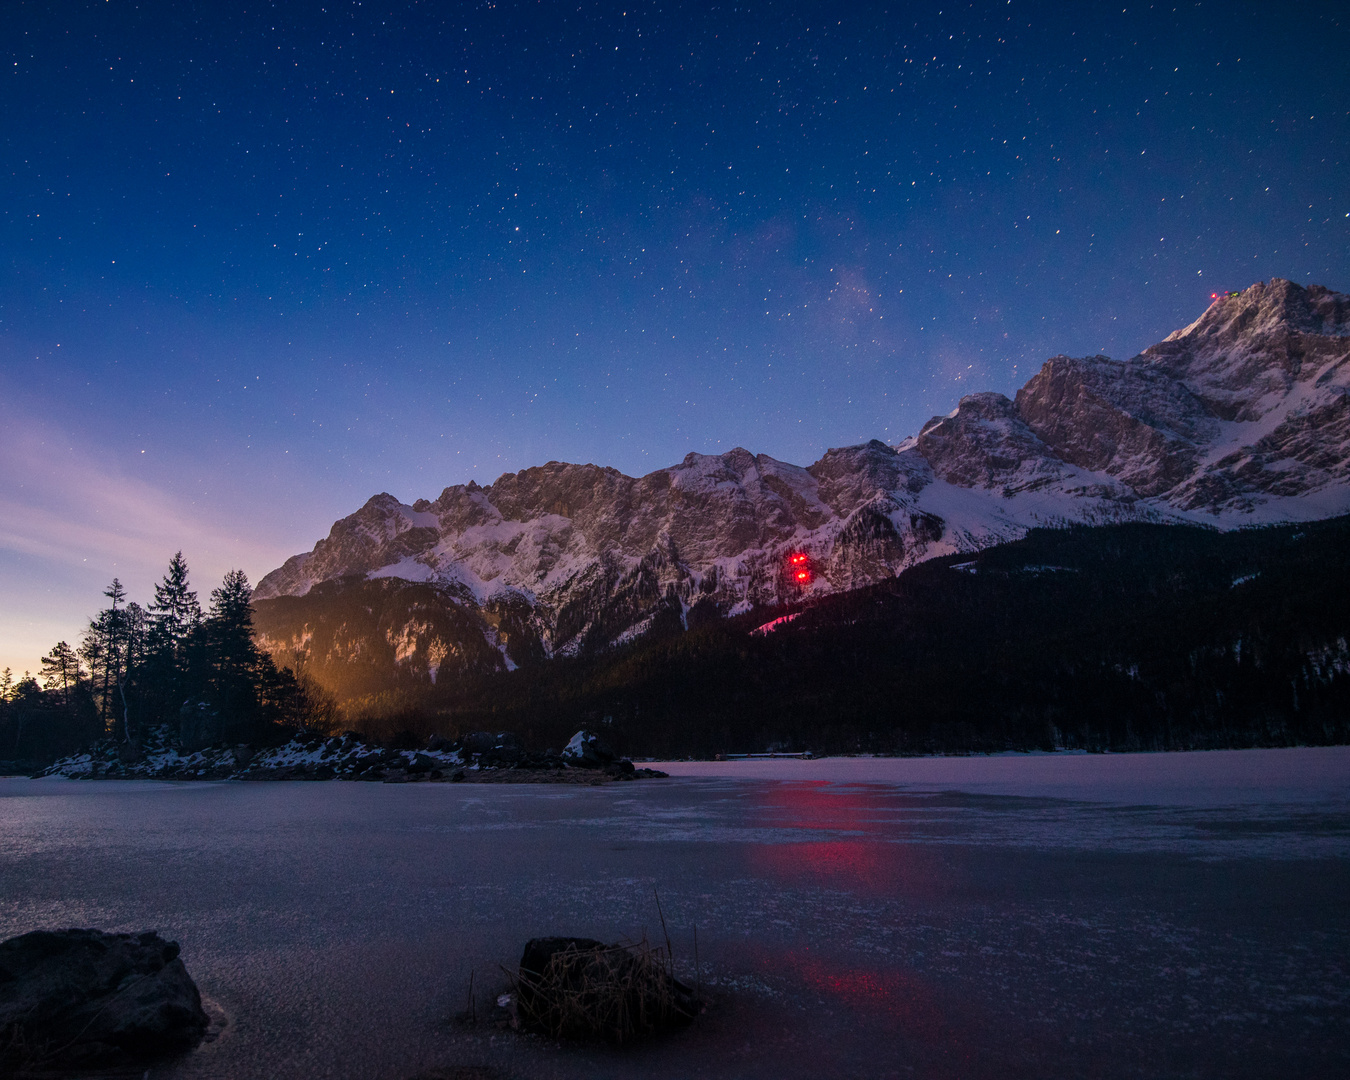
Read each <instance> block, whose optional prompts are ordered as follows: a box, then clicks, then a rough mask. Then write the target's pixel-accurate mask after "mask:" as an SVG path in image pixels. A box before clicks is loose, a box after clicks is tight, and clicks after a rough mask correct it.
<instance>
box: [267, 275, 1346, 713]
mask: <svg viewBox="0 0 1350 1080" xmlns="http://www.w3.org/2000/svg"><path fill="white" fill-rule="evenodd" d="M1347 511H1350V296H1346V295H1345V294H1342V293H1337V292H1333V291H1331V290H1329V289H1326V288H1323V287H1321V286H1309V287H1307V288H1304V287H1302V286H1299V285H1297V284H1294V283H1292V282H1289V281H1284V280H1281V279H1278V278H1276V279H1273V280H1271V281H1270V282H1265V283H1258V284H1255V285H1253V286H1251V287H1250V288H1248V289H1246V290H1244V291H1242V292H1240V293H1231V294H1228V295H1226V296H1223V297H1219V298H1216V300H1215V301H1214V303H1212V304H1211V305H1210V307H1209V308H1208V309H1207V310H1206V311H1205V312H1204V313H1203V314H1202V315H1201V316H1200V317H1199V318H1198V319H1197V320H1196V321H1195V322H1193V323H1192V324H1191V325H1189V326H1187V327H1185V328H1183V329H1180V330H1177V331H1176V332H1175V333H1173V334H1170V335H1169V336H1168V337H1167V338H1166V339H1164V340H1163V341H1161V342H1159V343H1158V344H1156V345H1154V346H1152V347H1151V348H1148V349H1146V350H1145V351H1144V352H1143V353H1141V354H1140V355H1138V356H1136V357H1134V358H1133V359H1131V360H1128V361H1124V362H1121V361H1116V360H1112V359H1110V358H1108V357H1105V356H1090V357H1080V358H1074V357H1068V356H1056V357H1052V358H1051V359H1049V360H1047V361H1046V362H1045V364H1044V365H1043V366H1042V368H1041V370H1040V371H1039V372H1038V373H1037V374H1036V375H1035V376H1034V377H1033V378H1032V379H1031V380H1030V381H1029V382H1027V384H1026V385H1025V386H1023V387H1022V388H1021V389H1020V390H1019V391H1018V392H1017V394H1016V396H1015V397H1014V398H1012V399H1009V398H1007V397H1005V396H1004V395H1002V394H997V393H979V394H972V395H970V396H968V397H964V398H962V399H961V401H960V403H959V404H958V405H957V407H956V408H955V409H954V410H953V411H952V412H951V413H949V414H948V415H946V416H939V417H934V418H933V419H932V420H930V421H929V422H928V423H927V424H925V425H924V426H923V428H922V429H921V430H920V431H919V432H918V434H917V435H915V436H913V437H911V438H908V439H906V440H904V441H903V442H901V443H899V444H896V445H887V444H886V443H884V442H880V441H877V440H873V441H871V442H868V443H864V444H862V445H858V446H849V447H843V448H839V449H832V450H829V451H828V452H826V454H825V455H824V456H823V457H822V458H821V459H820V460H819V461H816V462H815V463H813V464H811V465H808V466H806V467H802V466H798V465H792V464H789V463H787V462H783V461H778V460H776V459H774V458H771V457H769V456H768V455H765V454H758V455H756V454H752V453H750V452H749V451H747V450H744V449H740V448H737V449H735V450H731V451H729V452H727V453H725V454H718V455H704V454H696V453H691V454H689V455H687V456H686V457H685V459H684V460H683V461H682V462H680V463H679V464H678V465H674V466H671V467H669V468H665V469H658V470H657V471H655V472H652V473H649V474H647V475H646V476H642V477H631V476H626V475H624V474H623V473H620V472H618V471H617V470H615V469H612V468H606V467H601V466H597V465H589V464H588V465H576V464H567V463H563V462H549V463H548V464H546V465H541V466H538V467H535V468H529V469H525V470H523V471H521V472H518V473H507V474H505V475H503V476H501V477H499V478H498V479H497V480H496V481H494V482H493V483H492V484H490V485H487V486H485V487H480V486H479V485H478V484H476V483H474V482H472V481H471V482H470V483H468V484H462V485H455V486H452V487H447V488H446V489H445V490H444V491H442V492H441V493H440V495H439V496H438V497H437V498H436V499H434V500H430V501H429V500H426V499H419V500H417V501H416V502H414V503H412V504H411V505H408V504H405V503H402V502H400V501H399V500H398V499H396V498H395V497H393V496H392V495H389V494H380V495H376V496H375V497H373V498H372V499H370V500H369V501H368V502H367V503H366V504H365V506H363V507H362V508H361V509H360V510H358V511H357V512H356V513H354V514H352V515H350V516H349V517H346V518H343V519H341V520H340V521H338V522H336V523H335V524H334V525H333V527H332V530H331V531H330V533H329V535H328V537H327V538H326V539H323V540H321V541H319V542H318V543H317V544H316V545H315V547H314V549H313V550H312V551H309V552H305V553H303V554H300V555H296V556H294V557H293V558H291V559H288V560H287V561H286V563H285V564H284V565H283V566H281V567H280V568H278V569H277V570H274V571H272V572H271V573H269V574H267V575H266V576H265V577H264V578H263V579H262V580H261V581H260V582H259V583H258V587H257V589H256V591H255V593H254V598H255V607H256V621H257V626H258V629H259V632H260V635H261V638H262V643H263V644H264V646H265V647H267V648H269V649H271V650H272V651H273V652H274V653H280V654H282V655H289V656H294V657H295V658H296V659H297V660H298V661H301V662H303V663H304V664H305V665H307V666H308V668H309V670H310V671H311V672H313V673H314V674H315V676H316V677H317V678H318V679H319V680H320V681H321V682H322V683H324V684H325V685H327V686H329V688H330V689H332V690H333V691H334V692H335V693H336V694H337V695H338V696H339V697H341V698H344V699H351V698H357V697H361V696H362V695H367V696H368V695H372V694H378V693H380V692H382V691H384V690H387V689H389V688H390V687H394V686H404V687H415V686H418V685H421V686H426V685H428V684H434V683H437V682H438V681H443V680H445V679H447V678H454V677H456V676H460V675H466V674H472V673H482V672H491V671H494V670H502V669H511V668H514V667H516V666H518V665H525V664H530V663H534V662H538V661H542V660H544V659H547V658H549V657H552V656H557V655H572V654H577V653H582V652H586V651H588V650H594V649H597V648H605V647H609V646H611V645H614V644H619V643H622V642H624V641H627V640H631V639H633V638H636V637H639V636H641V635H643V634H645V633H648V632H653V631H657V630H660V629H662V628H665V629H668V630H674V629H678V628H690V627H693V626H696V625H698V624H699V623H700V622H705V621H708V620H715V619H719V618H723V617H726V616H734V615H740V614H744V613H747V612H753V611H756V610H758V609H766V610H767V609H770V608H773V607H775V606H776V605H780V604H782V603H784V602H787V601H794V600H802V599H811V598H814V597H821V596H824V595H828V594H831V593H838V592H843V591H847V590H851V589H856V588H860V587H863V586H867V585H871V584H874V583H876V582H879V581H883V580H885V579H888V578H892V577H894V576H895V575H897V574H898V573H899V572H901V571H902V570H904V569H906V568H908V567H910V566H913V565H914V564H916V563H919V562H923V561H925V560H928V559H931V558H934V557H936V556H943V555H952V554H956V553H961V552H975V551H979V550H981V549H983V548H986V547H989V546H991V545H994V544H999V543H1004V542H1006V541H1009V540H1013V539H1016V538H1018V537H1020V536H1023V535H1025V534H1026V533H1027V531H1028V530H1029V529H1031V528H1035V527H1045V526H1050V527H1057V526H1068V525H1074V524H1109V523H1121V522H1136V521H1137V522H1153V523H1162V524H1166V523H1176V524H1191V525H1194V524H1207V525H1212V526H1216V527H1218V528H1220V529H1231V528H1236V527H1241V526H1246V525H1258V524H1268V523H1272V522H1280V521H1308V520H1316V519H1322V518H1328V517H1332V516H1335V515H1338V514H1343V513H1346V512H1347Z"/></svg>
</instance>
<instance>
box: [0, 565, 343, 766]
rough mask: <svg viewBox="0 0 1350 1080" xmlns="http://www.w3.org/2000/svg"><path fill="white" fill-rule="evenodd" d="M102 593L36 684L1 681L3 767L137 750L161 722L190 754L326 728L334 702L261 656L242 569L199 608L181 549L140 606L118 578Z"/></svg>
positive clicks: (46, 660) (33, 679) (25, 679)
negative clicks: (109, 746)
mask: <svg viewBox="0 0 1350 1080" xmlns="http://www.w3.org/2000/svg"><path fill="white" fill-rule="evenodd" d="M103 595H104V597H105V598H106V599H107V601H108V603H107V606H106V607H104V608H103V609H102V610H101V611H99V612H98V614H96V615H95V616H94V617H93V618H92V619H90V620H89V623H88V625H87V626H86V627H85V629H84V632H83V634H82V635H81V637H80V640H79V643H78V644H77V645H76V646H74V647H72V646H71V645H70V644H69V643H68V642H66V641H59V642H57V643H56V644H55V645H54V646H53V647H52V649H51V651H50V652H48V653H47V655H45V656H43V657H42V659H41V662H40V668H39V671H38V674H37V675H36V676H34V675H32V674H30V673H28V672H25V673H24V674H23V676H22V677H20V678H18V679H16V678H15V677H14V675H13V673H12V672H11V671H10V669H8V668H6V669H5V670H4V671H3V672H0V761H8V762H12V763H23V764H45V763H47V762H50V761H53V760H55V759H56V758H58V757H60V756H62V755H64V754H69V753H73V752H75V751H76V750H78V749H79V748H81V747H83V746H85V745H87V744H89V743H91V742H94V741H97V740H99V739H103V738H110V739H112V740H114V741H115V742H117V743H118V744H119V745H121V746H125V747H128V748H134V747H137V746H139V745H140V744H142V743H143V742H144V741H145V740H146V738H147V736H148V735H149V734H150V733H151V732H152V731H154V730H156V729H161V728H163V727H165V726H166V725H167V726H168V727H169V728H170V732H171V734H172V736H173V737H174V738H176V739H177V740H178V741H179V742H180V743H181V744H182V745H183V746H184V747H186V748H188V749H194V748H198V747H201V746H208V745H212V744H215V743H221V742H230V743H242V742H247V743H254V744H258V743H265V742H269V741H272V740H274V739H276V738H278V737H284V734H285V733H287V732H289V731H290V730H293V729H311V730H312V729H320V730H327V729H329V728H331V727H332V726H333V724H334V722H335V716H336V709H335V706H334V704H333V702H332V701H331V699H330V698H328V697H327V696H326V695H325V694H324V693H323V691H322V690H320V689H319V688H318V687H317V686H316V685H315V684H314V683H313V682H312V681H311V680H310V679H308V678H307V677H306V676H305V675H304V674H303V672H301V673H297V672H296V671H295V670H293V669H292V668H290V667H281V668H278V667H277V665H276V664H275V663H274V662H273V660H272V658H271V656H269V655H268V654H267V653H266V652H265V651H263V650H262V649H260V648H259V647H258V645H257V642H256V641H255V640H254V628H253V599H252V598H253V590H252V588H251V587H250V585H249V582H248V577H247V576H246V575H245V574H244V572H243V571H242V570H231V571H230V572H229V573H227V574H226V575H225V577H224V580H223V581H222V582H221V584H220V586H219V587H218V588H216V589H213V590H212V591H211V595H210V603H209V606H208V607H207V608H206V609H205V610H203V607H202V605H201V604H200V603H199V601H198V599H197V594H196V593H195V592H194V591H193V590H192V588H191V586H190V583H189V580H188V566H187V562H186V561H185V560H184V558H183V553H182V552H181V551H180V552H177V553H176V554H175V555H174V556H173V558H172V559H171V560H170V561H169V568H168V572H167V573H166V574H165V575H164V577H163V579H162V580H161V581H160V582H159V583H158V584H156V585H155V592H154V599H153V600H151V601H150V603H149V604H147V605H145V606H144V607H142V606H141V605H140V604H138V603H137V602H136V601H134V600H129V599H128V597H127V593H126V589H125V588H124V587H123V585H122V583H121V582H120V581H119V580H118V579H117V578H114V579H113V581H112V584H111V585H109V586H108V588H107V589H105V590H104V592H103Z"/></svg>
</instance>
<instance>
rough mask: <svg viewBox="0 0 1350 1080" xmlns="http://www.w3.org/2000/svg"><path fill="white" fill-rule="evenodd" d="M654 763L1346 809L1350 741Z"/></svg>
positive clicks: (722, 773)
mask: <svg viewBox="0 0 1350 1080" xmlns="http://www.w3.org/2000/svg"><path fill="white" fill-rule="evenodd" d="M653 767H654V768H657V769H663V770H665V771H666V772H669V773H670V774H671V775H672V776H690V777H693V776H701V777H718V778H722V779H740V780H794V781H831V782H847V783H855V784H887V785H894V786H897V787H899V788H901V789H903V790H906V791H915V792H923V791H959V792H964V793H967V794H980V795H1013V796H1022V797H1033V798H1054V799H1075V800H1082V801H1085V802H1106V803H1135V804H1139V805H1150V806H1222V805H1234V806H1256V805H1272V804H1285V803H1302V802H1314V803H1315V802H1328V803H1332V804H1340V805H1341V806H1342V807H1343V808H1350V746H1318V747H1295V748H1291V749H1283V750H1207V751H1203V752H1195V753H1184V754H1075V753H1058V754H994V755H988V756H986V755H979V756H971V757H911V758H887V757H836V758H818V759H816V760H803V759H797V758H774V759H768V760H764V759H757V760H737V761H665V762H658V763H656V764H655V765H654V766H653Z"/></svg>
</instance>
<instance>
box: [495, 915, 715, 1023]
mask: <svg viewBox="0 0 1350 1080" xmlns="http://www.w3.org/2000/svg"><path fill="white" fill-rule="evenodd" d="M515 991H516V993H515V998H516V1015H517V1020H518V1022H519V1024H520V1026H521V1027H522V1028H524V1029H526V1030H527V1031H534V1032H536V1033H538V1034H541V1035H547V1036H549V1037H550V1038H555V1039H557V1038H561V1039H603V1040H605V1041H607V1042H612V1043H625V1042H629V1041H630V1040H632V1039H635V1038H641V1037H643V1036H648V1035H657V1034H660V1033H662V1032H667V1031H673V1030H676V1029H678V1028H682V1027H684V1026H685V1025H686V1024H688V1023H689V1022H690V1021H691V1020H693V1018H694V1017H695V1016H696V1015H697V1014H698V1012H699V1008H700V1007H699V1002H698V999H697V998H696V997H695V995H694V991H693V990H692V989H691V988H690V987H688V986H686V985H685V984H684V983H682V982H680V980H679V979H677V978H676V977H675V972H674V964H673V961H672V958H671V955H670V950H669V948H668V947H667V948H664V949H663V948H660V947H656V946H653V945H651V944H650V943H648V941H647V940H646V939H645V938H644V939H643V940H642V941H640V942H638V943H637V944H635V945H606V944H604V943H602V942H599V941H592V940H590V939H588V938H534V939H533V940H531V941H530V942H528V943H527V944H526V946H525V953H524V955H523V956H522V957H521V961H520V974H519V975H518V976H517V977H516V979H515Z"/></svg>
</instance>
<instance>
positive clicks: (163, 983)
mask: <svg viewBox="0 0 1350 1080" xmlns="http://www.w3.org/2000/svg"><path fill="white" fill-rule="evenodd" d="M207 1024H208V1020H207V1016H206V1013H205V1012H204V1011H203V1010H202V1002H201V995H200V994H199V993H198V992H197V987H196V984H194V983H193V981H192V979H191V977H189V975H188V973H187V969H186V968H184V967H183V961H182V960H180V959H179V958H178V944H177V942H173V941H165V940H164V939H163V938H161V937H160V936H159V935H158V934H155V933H144V934H105V933H103V932H102V931H99V930H54V931H48V930H37V931H34V932H32V933H29V934H23V935H21V936H20V937H15V938H10V939H9V940H8V941H4V942H0V1072H3V1071H4V1070H5V1067H6V1066H12V1067H29V1068H43V1069H52V1068H99V1067H104V1066H111V1065H117V1064H119V1063H123V1064H124V1063H127V1062H131V1061H139V1060H145V1059H148V1058H155V1057H162V1056H165V1055H169V1054H176V1053H181V1052H183V1051H186V1050H191V1049H192V1048H193V1047H195V1046H196V1045H197V1044H198V1043H199V1042H200V1041H201V1038H202V1036H203V1034H205V1032H206V1028H207Z"/></svg>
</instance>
